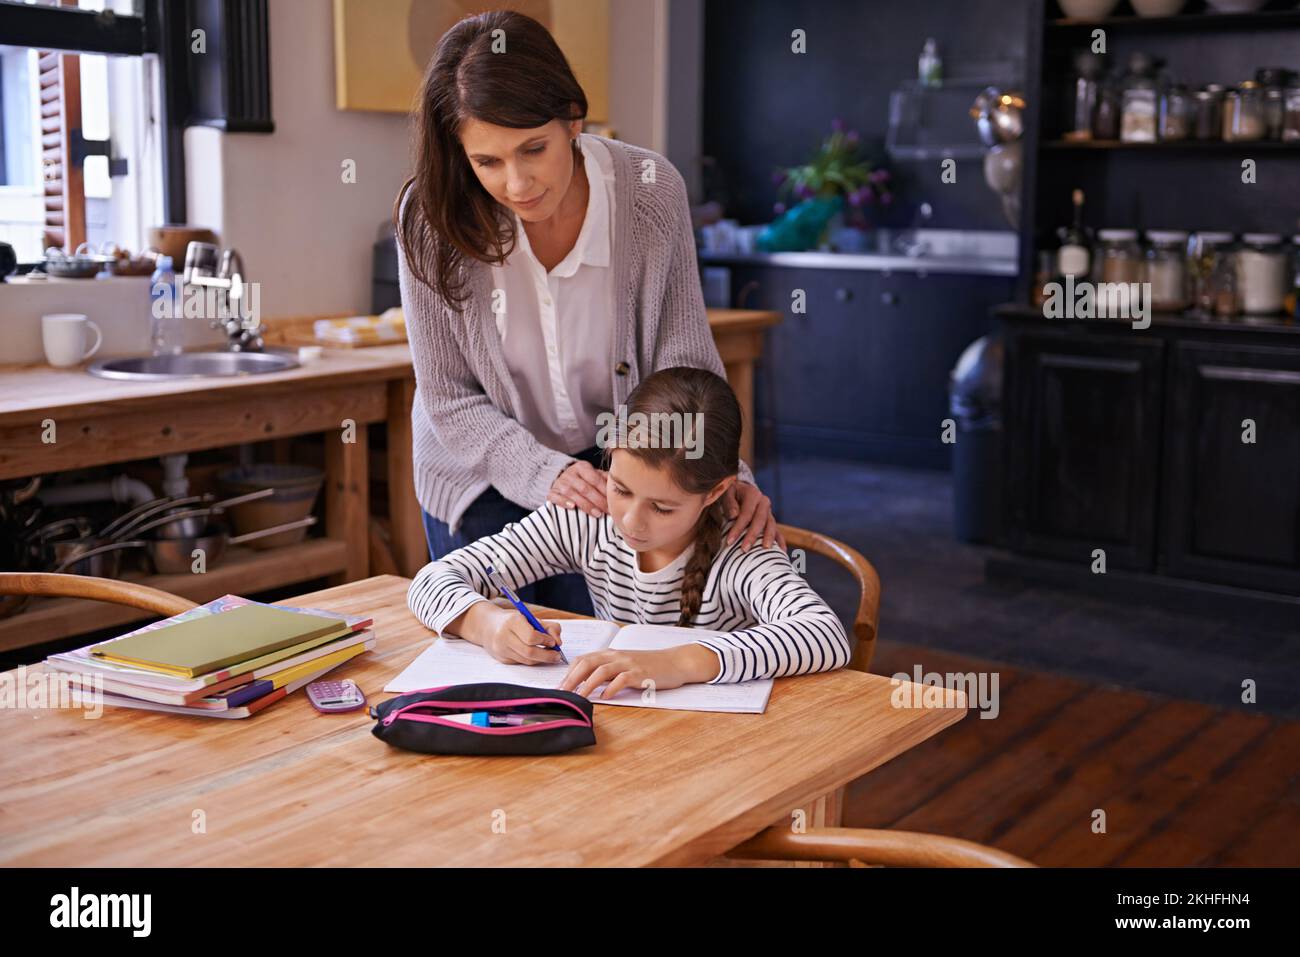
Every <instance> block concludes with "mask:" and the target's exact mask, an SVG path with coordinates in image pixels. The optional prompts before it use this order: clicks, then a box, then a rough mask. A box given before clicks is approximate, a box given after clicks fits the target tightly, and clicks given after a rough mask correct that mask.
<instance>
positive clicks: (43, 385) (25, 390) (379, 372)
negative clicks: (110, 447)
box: [0, 343, 411, 425]
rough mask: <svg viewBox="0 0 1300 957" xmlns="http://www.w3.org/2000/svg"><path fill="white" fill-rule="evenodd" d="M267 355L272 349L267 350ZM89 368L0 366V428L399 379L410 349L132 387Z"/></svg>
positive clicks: (348, 353) (375, 349) (355, 352)
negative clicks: (47, 418) (210, 398)
mask: <svg viewBox="0 0 1300 957" xmlns="http://www.w3.org/2000/svg"><path fill="white" fill-rule="evenodd" d="M268 351H271V350H268ZM87 365H89V363H86V364H83V365H81V366H77V367H75V368H72V369H56V368H54V367H53V366H49V365H46V364H45V363H28V364H24V365H0V424H4V425H13V424H19V423H22V422H31V421H39V420H40V418H41V417H42V416H43V415H44V414H45V413H49V412H59V413H61V414H64V415H71V414H77V413H83V412H92V411H98V412H100V413H102V412H103V411H104V409H103V407H104V406H106V405H111V406H112V407H113V410H114V411H116V410H119V409H122V410H125V409H139V408H144V407H149V406H156V405H159V404H166V403H167V401H168V400H171V399H174V398H175V397H176V396H180V395H183V396H186V397H187V398H189V399H193V397H194V396H195V395H196V394H197V393H206V392H225V391H227V390H231V389H238V390H242V391H243V392H244V393H249V394H257V393H264V394H273V393H276V392H291V391H293V390H294V389H296V388H300V387H301V386H302V385H303V384H304V383H313V384H322V382H323V380H328V382H329V385H331V386H338V385H347V384H353V383H360V382H374V381H385V380H389V379H400V378H402V377H404V376H406V375H409V374H410V371H411V350H410V347H409V346H408V345H406V343H400V344H397V345H391V346H371V347H368V348H365V349H326V350H325V351H324V352H323V354H322V355H321V357H320V358H319V359H317V360H315V361H314V362H309V363H307V364H305V365H302V366H299V367H298V368H296V369H288V370H286V371H284V372H268V373H264V374H261V375H251V376H222V377H214V378H209V379H166V380H161V381H157V382H132V381H129V380H122V379H101V378H99V377H98V376H93V375H90V374H89V373H88V372H86V367H87Z"/></svg>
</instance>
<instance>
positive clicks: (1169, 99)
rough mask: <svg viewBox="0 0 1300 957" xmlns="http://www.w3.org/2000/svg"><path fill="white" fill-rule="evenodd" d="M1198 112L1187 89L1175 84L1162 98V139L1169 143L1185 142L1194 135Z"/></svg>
mask: <svg viewBox="0 0 1300 957" xmlns="http://www.w3.org/2000/svg"><path fill="white" fill-rule="evenodd" d="M1195 118H1196V111H1195V108H1194V107H1193V105H1192V98H1191V95H1190V94H1189V93H1188V92H1187V87H1185V86H1183V85H1182V84H1181V83H1175V84H1173V85H1172V86H1170V87H1169V88H1168V89H1166V90H1165V91H1164V93H1163V94H1162V95H1161V97H1160V131H1159V132H1160V139H1162V140H1165V141H1168V142H1176V141H1178V140H1185V139H1187V138H1188V137H1190V136H1191V135H1192V124H1193V122H1194V121H1195Z"/></svg>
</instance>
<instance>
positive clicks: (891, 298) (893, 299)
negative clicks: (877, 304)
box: [880, 292, 898, 306]
mask: <svg viewBox="0 0 1300 957" xmlns="http://www.w3.org/2000/svg"><path fill="white" fill-rule="evenodd" d="M880 301H881V302H883V303H884V304H885V305H886V306H896V305H898V293H896V292H882V293H881V294H880Z"/></svg>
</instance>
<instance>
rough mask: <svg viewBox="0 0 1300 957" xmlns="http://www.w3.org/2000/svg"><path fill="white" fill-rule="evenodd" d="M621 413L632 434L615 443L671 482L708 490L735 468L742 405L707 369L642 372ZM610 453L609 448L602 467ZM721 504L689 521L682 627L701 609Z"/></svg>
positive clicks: (720, 525)
mask: <svg viewBox="0 0 1300 957" xmlns="http://www.w3.org/2000/svg"><path fill="white" fill-rule="evenodd" d="M636 413H641V414H642V416H644V419H642V421H643V422H645V421H648V422H649V431H648V433H647V432H645V431H641V432H640V433H638V432H637V429H636V427H635V426H634V425H633V423H634V422H636V421H637V420H636V419H634V416H635V415H636ZM627 417H628V426H629V428H628V432H629V433H631V434H630V435H629V434H623V435H619V436H618V438H617V441H616V444H615V447H617V448H620V449H622V450H623V451H626V452H628V453H629V454H631V455H635V456H636V457H637V458H638V459H640V460H641V461H643V462H645V463H647V464H648V465H651V466H653V467H655V468H662V467H665V466H666V467H667V468H668V469H669V470H670V474H671V475H672V478H673V481H674V482H675V483H676V484H677V485H678V486H679V487H681V488H682V489H683V490H685V491H687V492H690V493H692V494H695V495H702V494H706V493H708V492H711V491H713V489H714V487H716V486H717V484H718V483H719V482H721V481H722V480H723V479H726V478H728V477H730V476H733V475H735V474H736V473H737V471H738V470H739V465H740V431H741V414H740V403H739V402H737V401H736V394H735V393H734V392H732V391H731V386H729V385H727V382H726V380H725V379H722V378H721V377H719V376H717V375H715V374H714V373H712V372H710V371H708V370H707V369H692V368H689V367H687V366H676V367H673V368H670V369H660V370H659V371H658V372H655V373H654V374H653V375H650V376H647V377H646V378H645V379H643V380H642V381H641V382H640V384H639V385H637V387H636V388H635V389H633V390H632V394H631V395H629V396H628V400H627ZM670 430H673V431H671V435H670ZM683 438H684V439H685V441H680V439H683ZM674 439H676V440H678V441H674ZM610 453H611V448H610V447H609V446H607V447H606V449H605V460H606V468H608V465H609V457H610ZM688 453H690V454H689V455H688ZM692 456H695V457H692ZM722 502H723V497H722V496H719V498H718V499H717V500H716V501H714V502H713V504H712V505H709V506H708V507H707V508H705V509H704V511H703V512H701V513H700V518H699V522H698V523H697V524H696V526H695V551H694V552H693V553H692V554H691V557H690V559H689V560H688V561H687V563H686V569H685V571H684V573H683V577H682V611H681V618H680V619H679V620H678V622H677V624H678V625H679V626H681V627H684V628H689V627H690V626H691V624H692V622H693V621H694V620H695V616H696V615H697V614H698V613H699V610H700V605H701V603H702V602H703V600H704V586H705V583H706V582H707V581H708V577H709V569H710V568H711V567H712V565H713V559H714V558H715V557H716V556H717V554H718V551H719V550H720V548H721V545H722V532H723V529H724V526H725V524H726V516H725V515H724V514H723V504H722Z"/></svg>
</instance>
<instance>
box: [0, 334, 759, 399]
mask: <svg viewBox="0 0 1300 957" xmlns="http://www.w3.org/2000/svg"><path fill="white" fill-rule="evenodd" d="M708 317H709V325H710V327H711V328H713V329H714V331H715V332H717V333H718V334H722V335H725V334H728V333H740V332H750V331H754V330H758V329H763V328H765V327H767V326H771V325H775V324H776V323H778V322H780V321H781V314H780V313H779V312H768V311H763V310H757V309H709V310H708ZM315 318H322V317H309V318H305V319H280V320H270V321H269V322H268V323H267V325H268V327H269V329H270V334H269V335H268V337H267V338H268V351H270V350H274V349H277V348H280V347H278V346H277V345H275V343H276V342H277V341H278V340H281V339H283V338H284V336H285V334H286V332H287V331H288V330H289V329H290V328H296V327H297V326H299V325H300V324H302V323H304V322H305V323H310V322H311V321H312V320H313V319H315ZM88 365H89V363H84V364H82V365H80V366H77V367H75V368H72V369H56V368H54V367H52V366H49V365H46V364H45V363H43V362H42V363H26V364H9V365H0V425H15V424H23V423H29V422H39V421H40V420H41V419H42V418H43V417H44V416H45V415H47V414H48V413H51V412H58V413H61V414H63V415H72V414H78V413H83V412H92V411H99V412H101V413H102V412H103V411H104V409H103V407H104V406H105V405H111V406H112V407H113V410H114V411H117V410H125V409H140V408H147V407H150V406H156V405H159V404H166V401H167V400H169V399H172V398H174V397H175V396H179V395H184V396H186V397H188V398H190V399H192V398H193V397H194V396H195V394H196V393H201V392H220V391H225V390H229V389H240V390H244V391H245V392H248V393H266V394H270V393H275V392H287V391H292V390H293V389H295V388H296V387H298V386H300V385H302V384H303V383H304V382H316V381H317V380H322V379H328V380H329V384H330V385H331V386H337V385H345V384H349V383H359V382H372V381H376V380H379V381H383V380H388V379H397V378H402V377H403V376H405V375H408V374H409V373H410V371H411V349H410V346H409V345H407V344H406V343H399V344H395V345H390V346H365V347H361V348H355V349H332V348H326V349H325V350H324V353H323V354H322V356H321V358H320V359H318V360H316V361H314V362H310V363H308V364H306V365H303V366H299V367H298V368H296V369H289V370H286V371H285V372H270V373H264V374H261V375H251V376H226V377H217V378H210V379H170V380H162V381H158V382H132V381H128V380H120V379H101V378H98V377H97V376H92V375H90V374H89V373H87V372H86V367H87V366H88Z"/></svg>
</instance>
